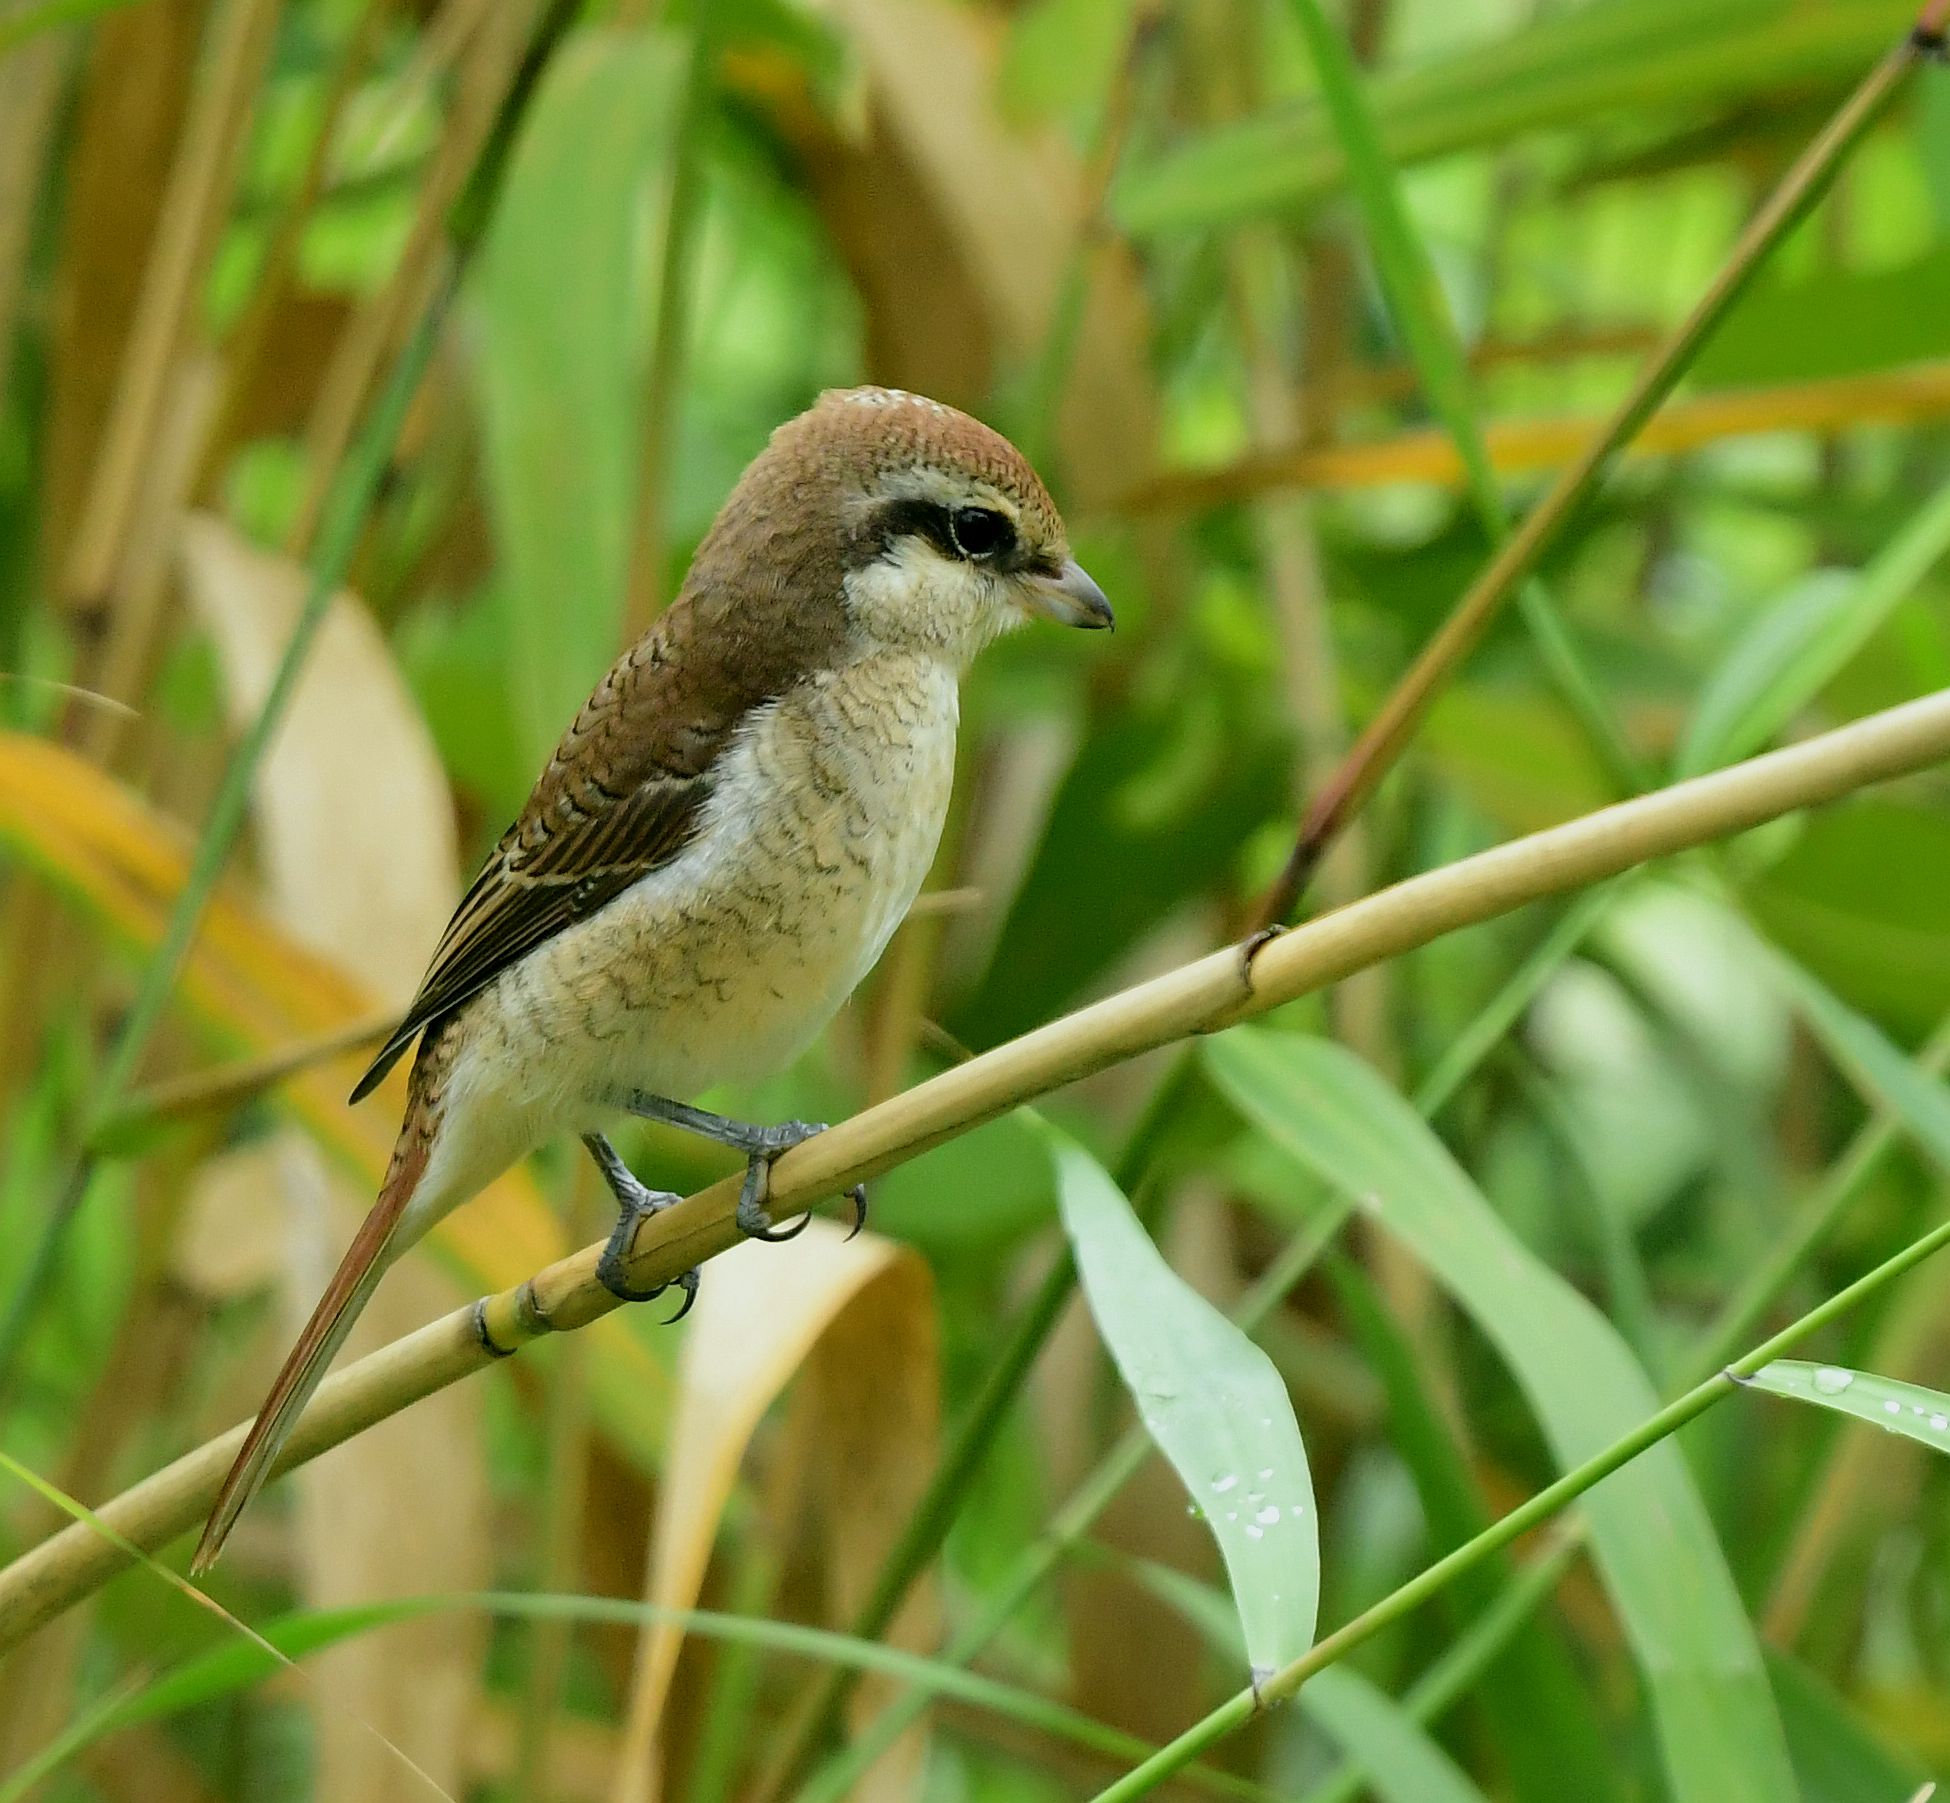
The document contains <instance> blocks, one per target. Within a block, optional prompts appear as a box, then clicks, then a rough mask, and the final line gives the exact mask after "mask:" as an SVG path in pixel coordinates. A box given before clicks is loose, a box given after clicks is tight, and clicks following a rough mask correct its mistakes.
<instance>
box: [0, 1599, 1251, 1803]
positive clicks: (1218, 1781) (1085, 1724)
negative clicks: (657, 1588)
mask: <svg viewBox="0 0 1950 1803" xmlns="http://www.w3.org/2000/svg"><path fill="white" fill-rule="evenodd" d="M454 1610H480V1611H483V1612H485V1613H487V1614H491V1615H495V1616H499V1617H503V1618H508V1619H521V1620H528V1621H571V1622H583V1623H590V1624H618V1623H620V1624H625V1625H640V1624H642V1623H645V1622H667V1623H670V1624H672V1625H674V1626H677V1627H681V1628H682V1629H683V1630H684V1632H685V1633H686V1634H691V1635H696V1636H698V1637H699V1638H702V1639H710V1640H721V1641H726V1642H729V1643H732V1644H734V1645H740V1646H750V1647H757V1648H760V1649H762V1650H764V1651H767V1652H773V1653H783V1654H786V1655H789V1656H791V1657H794V1658H801V1659H818V1660H825V1661H831V1662H836V1663H841V1664H846V1665H850V1666H853V1667H856V1668H857V1669H860V1670H862V1671H869V1672H878V1673H882V1674H885V1675H887V1676H890V1677H898V1678H901V1679H904V1680H906V1681H908V1682H925V1683H927V1684H928V1686H929V1687H930V1688H931V1689H932V1690H934V1691H935V1692H937V1693H938V1694H940V1695H943V1696H948V1697H952V1698H954V1699H955V1700H956V1701H957V1702H961V1703H965V1704H967V1705H968V1706H969V1707H970V1708H973V1709H979V1710H982V1711H984V1712H987V1713H991V1714H996V1715H1001V1716H1004V1717H1006V1718H1008V1719H1009V1720H1011V1721H1014V1722H1016V1723H1018V1724H1020V1725H1021V1726H1023V1727H1025V1728H1030V1729H1033V1730H1035V1731H1036V1732H1038V1733H1042V1734H1047V1735H1050V1736H1053V1737H1054V1738H1056V1739H1059V1740H1061V1741H1064V1742H1066V1743H1067V1744H1069V1745H1072V1746H1078V1747H1082V1748H1085V1749H1087V1750H1088V1751H1090V1752H1093V1753H1097V1754H1102V1755H1106V1756H1108V1757H1111V1758H1114V1759H1118V1760H1125V1759H1129V1758H1131V1757H1132V1756H1133V1754H1136V1755H1137V1756H1139V1757H1142V1756H1143V1754H1144V1753H1145V1752H1146V1751H1148V1749H1147V1748H1146V1746H1145V1744H1144V1743H1143V1742H1142V1741H1139V1740H1137V1739H1135V1738H1134V1737H1133V1736H1131V1735H1128V1734H1124V1733H1121V1732H1119V1731H1118V1730H1117V1729H1114V1728H1109V1727H1106V1726H1105V1725H1104V1724H1103V1723H1102V1722H1099V1721H1096V1720H1094V1719H1092V1718H1091V1717H1089V1716H1087V1715H1084V1714H1082V1713H1081V1712H1080V1711H1078V1710H1075V1709H1070V1708H1068V1707H1066V1706H1065V1705H1063V1704H1061V1703H1054V1702H1051V1701H1050V1700H1049V1699H1048V1698H1046V1697H1042V1696H1038V1695H1037V1694H1036V1693H1035V1692H1033V1691H1027V1690H1022V1689H1019V1688H1017V1687H1016V1686H1014V1685H1009V1684H1004V1683H1001V1682H999V1681H997V1680H996V1679H993V1678H985V1677H982V1676H980V1675H978V1674H976V1673H974V1672H966V1671H961V1670H959V1669H957V1668H956V1667H954V1666H951V1665H947V1664H944V1663H943V1662H942V1661H940V1660H938V1659H926V1658H923V1657H921V1656H920V1655H918V1654H915V1653H905V1652H901V1651H899V1650H898V1649H896V1648H893V1647H886V1646H881V1645H879V1644H877V1643H875V1642H873V1641H867V1640H857V1639H855V1638H853V1637H852V1636H850V1635H846V1634H837V1633H834V1632H832V1631H830V1630H828V1629H824V1628H811V1627H805V1626H802V1625H799V1624H797V1623H792V1622H775V1621H764V1620H759V1619H755V1618H752V1617H747V1616H736V1615H722V1614H718V1613H715V1612H713V1611H710V1610H692V1609H666V1608H662V1607H660V1606H659V1605H657V1604H655V1603H641V1602H632V1601H628V1600H626V1599H623V1598H617V1597H602V1596H560V1595H532V1596H531V1595H521V1594H517V1593H511V1592H493V1591H489V1592H481V1593H476V1594H471V1595H454V1596H422V1597H405V1598H398V1599H395V1600H393V1601H390V1602H385V1603H370V1604H361V1605H358V1606H356V1607H352V1608H345V1609H315V1610H304V1611H300V1612H298V1613H295V1614H292V1615H288V1616H285V1617H283V1618H282V1619H281V1620H279V1621H276V1622H273V1623H271V1624H270V1625H269V1626H267V1627H266V1628H265V1630H264V1632H263V1643H262V1644H256V1645H254V1644H251V1643H248V1642H229V1643H226V1644H225V1645H223V1646H220V1647H216V1648H214V1649H212V1650H211V1651H209V1652H207V1653H202V1654H199V1655H197V1656H195V1657H193V1658H191V1659H188V1660H185V1661H184V1662H183V1663H182V1664H181V1665H179V1666H177V1667H176V1668H175V1669H174V1670H172V1671H170V1672H168V1673H166V1674H164V1675H163V1676H162V1677H160V1678H158V1679H156V1680H154V1681H153V1682H151V1683H149V1684H147V1685H144V1686H143V1687H142V1688H141V1689H140V1690H139V1691H138V1692H136V1693H134V1694H131V1695H126V1696H118V1697H116V1698H114V1699H111V1700H110V1701H109V1702H106V1703H104V1704H103V1705H101V1706H99V1707H98V1708H96V1709H94V1710H91V1711H90V1712H88V1713H87V1714H86V1715H85V1716H83V1717H82V1718H81V1719H79V1720H78V1721H76V1722H75V1723H73V1724H72V1725H71V1727H70V1729H69V1731H68V1732H67V1733H64V1734H63V1735H62V1736H61V1737H60V1739H59V1740H58V1741H57V1742H56V1743H55V1745H54V1746H53V1747H50V1748H49V1749H48V1750H47V1752H48V1754H49V1755H51V1754H53V1753H54V1752H55V1751H56V1749H57V1748H58V1750H59V1753H60V1758H61V1759H63V1760H65V1759H67V1758H71V1757H72V1756H73V1755H75V1754H76V1753H79V1752H82V1751H84V1750H85V1749H86V1748H87V1747H89V1746H91V1745H93V1744H94V1743H95V1742H97V1741H99V1740H101V1739H103V1738H104V1737H105V1736H107V1735H109V1734H113V1733H116V1732H119V1731H120V1730H122V1729H124V1728H130V1727H134V1726H136V1725H137V1724H138V1723H142V1722H151V1721H158V1720H160V1719H162V1718H163V1717H165V1716H169V1715H173V1714H175V1713H177V1712H179V1711H181V1710H184V1709H189V1708H194V1707H197V1706H200V1705H203V1704H207V1703H210V1702H214V1701H215V1700H217V1699H218V1698H220V1697H224V1696H228V1695H231V1694H232V1693H234V1692H236V1691H238V1690H241V1689H244V1688H246V1687H247V1686H249V1685H251V1684H255V1683H257V1682H259V1681H260V1680H261V1679H263V1678H266V1677H269V1676H271V1675H272V1674H273V1673H275V1672H277V1671H279V1670H281V1669H283V1667H284V1665H285V1664H286V1662H287V1661H289V1660H293V1659H297V1658H302V1657H303V1656H304V1655H306V1654H308V1653H312V1652H317V1651H319V1650H321V1649H323V1648H325V1647H328V1646H335V1645H337V1644H338V1643H339V1642H341V1641H344V1640H348V1639H351V1638H353V1637H354V1636H356V1635H360V1634H369V1633H371V1632H373V1631H374V1630H375V1629H379V1628H384V1627H390V1626H393V1625H394V1624H396V1623H400V1622H406V1621H415V1620H418V1619H420V1618H422V1617H424V1616H428V1615H433V1614H442V1613H447V1612H450V1611H454ZM55 1763H58V1761H57V1762H55ZM53 1769H54V1764H53V1763H48V1764H43V1763H42V1762H40V1761H37V1762H36V1763H35V1766H34V1768H33V1778H34V1781H35V1782H38V1781H39V1780H40V1778H42V1777H45V1776H46V1775H47V1773H48V1772H50V1771H52V1770H53ZM20 1776H21V1774H16V1775H15V1778H14V1780H13V1782H11V1783H10V1784H9V1785H8V1786H7V1787H6V1788H4V1789H0V1803H14V1800H15V1798H16V1797H20V1796H24V1795H25V1794H26V1793H25V1791H24V1790H22V1789H20V1788H19V1778H20ZM1200 1778H1201V1779H1202V1781H1203V1782H1202V1788H1205V1789H1207V1790H1210V1791H1212V1792H1214V1793H1215V1794H1219V1795H1225V1796H1232V1797H1239V1798H1246V1799H1257V1800H1258V1803H1266V1793H1265V1792H1264V1791H1262V1790H1261V1789H1260V1788H1259V1787H1258V1786H1256V1785H1252V1784H1248V1783H1245V1782H1243V1781H1238V1782H1232V1783H1228V1782H1226V1781H1224V1779H1223V1778H1222V1777H1221V1775H1220V1774H1216V1773H1207V1774H1201V1775H1200Z"/></svg>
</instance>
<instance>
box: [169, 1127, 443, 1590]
mask: <svg viewBox="0 0 1950 1803" xmlns="http://www.w3.org/2000/svg"><path fill="white" fill-rule="evenodd" d="M418 1113H419V1110H418V1109H417V1108H415V1109H410V1110H409V1111H408V1115H407V1121H406V1126H405V1128H404V1129H403V1130H402V1132H401V1135H400V1145H399V1149H398V1150H397V1151H396V1152H395V1153H394V1154H393V1162H392V1167H391V1169H390V1170H388V1172H387V1173H386V1181H385V1183H384V1184H383V1185H382V1186H381V1187H380V1191H379V1197H378V1200H377V1201H375V1202H374V1203H373V1205H372V1208H371V1210H370V1212H368V1214H367V1215H366V1218H365V1222H364V1224H363V1225H362V1226H361V1227H360V1229H359V1231H358V1233H357V1235H356V1236H355V1237H354V1239H353V1241H352V1244H351V1245H350V1246H349V1247H347V1248H346V1253H345V1257H344V1258H342V1259H341V1260H340V1261H339V1268H338V1269H337V1270H336V1271H335V1272H333V1274H332V1281H331V1282H330V1283H329V1284H327V1285H326V1287H325V1294H324V1295H323V1296H321V1297H320V1298H319V1300H318V1306H317V1307H316V1308H315V1309H313V1310H312V1312H311V1319H310V1320H308V1321H307V1322H306V1323H305V1326H304V1331H303V1332H301V1333H300V1334H299V1335H298V1340H297V1344H296V1345H294V1346H293V1347H292V1348H291V1351H290V1354H289V1355H288V1356H287V1357H286V1359H285V1361H284V1364H283V1366H282V1368H281V1369H280V1370H279V1372H278V1375H277V1377H276V1379H275V1380H274V1381H273V1383H272V1385H271V1390H270V1394H269V1395H267V1396H266V1397H265V1399H264V1403H263V1406H262V1407H261V1408H259V1410H258V1411H257V1419H256V1420H255V1421H253V1422H252V1423H251V1430H250V1432H249V1433H248V1434H246V1435H245V1436H244V1444H243V1446H242V1447H241V1448H240V1449H239V1451H238V1453H237V1458H236V1461H235V1462H234V1463H233V1464H232V1465H231V1467H230V1471H229V1473H228V1474H227V1475H226V1476H225V1478H224V1480H223V1485H222V1488H220V1489H219V1490H218V1492H217V1500H216V1502H215V1503H214V1504H213V1505H212V1507H211V1510H210V1519H209V1520H208V1521H207V1522H205V1523H204V1527H203V1538H202V1539H201V1540H200V1541H198V1542H197V1548H196V1556H195V1557H194V1558H193V1559H191V1561H190V1571H191V1572H192V1573H193V1574H198V1575H200V1574H201V1573H203V1572H205V1571H208V1570H209V1568H210V1567H211V1566H212V1565H213V1564H214V1563H215V1562H216V1558H217V1555H218V1554H219V1553H220V1552H222V1551H223V1543H224V1541H225V1540H226V1539H228V1538H229V1535H230V1530H231V1529H232V1528H233V1527H235V1526H236V1524H237V1518H238V1516H240V1515H241V1514H243V1512H244V1510H245V1509H246V1508H247V1507H248V1506H249V1504H250V1501H251V1498H252V1497H254V1496H255V1495H256V1494H257V1493H258V1491H259V1490H261V1489H262V1488H263V1487H264V1483H265V1481H266V1479H268V1478H269V1477H270V1475H271V1468H272V1466H273V1464H274V1463H275V1462H276V1460H277V1457H278V1454H279V1453H281V1452H282V1451H283V1450H284V1446H285V1442H286V1441H287V1440H289V1439H290V1437H291V1431H292V1429H293V1428H295V1427H296V1426H297V1425H298V1417H299V1416H300V1415H301V1414H302V1413H303V1412H304V1408H305V1405H306V1404H307V1403H308V1402H310V1401H311V1399H312V1395H313V1393H314V1392H315V1391H316V1390H317V1388H318V1386H319V1385H320V1384H321V1383H323V1382H324V1380H325V1373H326V1370H327V1369H328V1368H329V1367H330V1365H331V1363H332V1360H333V1359H334V1358H335V1357H336V1356H337V1354H338V1350H339V1348H340V1347H341V1346H343V1345H344V1344H345V1339H346V1336H347V1335H348V1334H349V1333H350V1332H351V1331H352V1324H353V1323H354V1322H355V1321H357V1320H358V1318H359V1315H360V1312H361V1311H362V1310H363V1309H364V1308H365V1306H366V1303H367V1302H368V1301H369V1300H370V1299H371V1297H372V1293H373V1291H374V1290H376V1289H377V1288H378V1287H379V1280H380V1278H381V1277H383V1276H384V1275H385V1274H386V1269H387V1266H388V1265H389V1264H391V1262H392V1258H391V1257H390V1256H389V1253H392V1252H393V1251H394V1248H393V1240H394V1237H395V1235H396V1233H397V1231H398V1228H399V1224H400V1218H401V1216H403V1215H404V1214H405V1212H406V1206H407V1204H408V1203H409V1202H410V1201H412V1199H413V1195H414V1192H415V1190H417V1189H418V1187H419V1184H420V1179H421V1178H422V1176H424V1175H425V1172H426V1166H427V1152H428V1149H429V1146H428V1139H427V1136H426V1135H425V1133H424V1132H422V1131H420V1130H419V1128H420V1123H419V1121H418V1120H417V1119H416V1118H415V1117H416V1116H417V1115H418Z"/></svg>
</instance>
